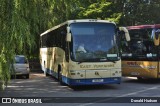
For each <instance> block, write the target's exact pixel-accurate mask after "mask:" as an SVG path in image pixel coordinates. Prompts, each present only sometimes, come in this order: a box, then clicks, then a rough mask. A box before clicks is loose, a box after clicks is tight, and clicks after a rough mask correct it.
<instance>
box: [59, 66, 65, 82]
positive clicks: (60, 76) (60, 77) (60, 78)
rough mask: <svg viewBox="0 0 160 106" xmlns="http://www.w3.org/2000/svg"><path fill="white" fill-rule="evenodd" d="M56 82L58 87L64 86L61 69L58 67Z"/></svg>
mask: <svg viewBox="0 0 160 106" xmlns="http://www.w3.org/2000/svg"><path fill="white" fill-rule="evenodd" d="M58 81H59V83H60V85H64V83H63V81H62V74H61V67H60V66H58Z"/></svg>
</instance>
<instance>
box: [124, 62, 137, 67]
mask: <svg viewBox="0 0 160 106" xmlns="http://www.w3.org/2000/svg"><path fill="white" fill-rule="evenodd" d="M127 65H129V66H140V63H137V62H127Z"/></svg>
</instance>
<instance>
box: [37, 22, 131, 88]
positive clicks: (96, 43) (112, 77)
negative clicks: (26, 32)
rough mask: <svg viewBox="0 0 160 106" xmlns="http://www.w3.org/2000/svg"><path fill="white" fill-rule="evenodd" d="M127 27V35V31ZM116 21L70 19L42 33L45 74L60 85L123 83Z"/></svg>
mask: <svg viewBox="0 0 160 106" xmlns="http://www.w3.org/2000/svg"><path fill="white" fill-rule="evenodd" d="M120 30H124V32H125V33H126V35H127V34H128V32H127V30H126V29H124V28H120ZM117 36H118V29H117V27H116V25H115V23H114V22H110V21H105V20H95V19H82V20H69V21H66V22H64V23H62V24H60V25H58V26H55V27H53V28H51V29H49V30H47V31H45V32H44V33H42V34H41V35H40V44H41V47H40V61H41V66H42V70H43V71H44V73H45V74H46V75H51V76H54V77H55V78H57V79H58V80H59V82H60V83H61V84H63V83H65V84H68V85H73V86H76V85H95V84H119V83H120V82H121V58H120V55H119V50H118V46H117V41H116V38H117Z"/></svg>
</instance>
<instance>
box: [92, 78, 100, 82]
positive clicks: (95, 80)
mask: <svg viewBox="0 0 160 106" xmlns="http://www.w3.org/2000/svg"><path fill="white" fill-rule="evenodd" d="M92 82H103V79H93V80H92Z"/></svg>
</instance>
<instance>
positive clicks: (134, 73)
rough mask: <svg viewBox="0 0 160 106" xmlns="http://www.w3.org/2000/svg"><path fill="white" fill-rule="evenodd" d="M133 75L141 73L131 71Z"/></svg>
mask: <svg viewBox="0 0 160 106" xmlns="http://www.w3.org/2000/svg"><path fill="white" fill-rule="evenodd" d="M131 75H140V73H138V72H131Z"/></svg>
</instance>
